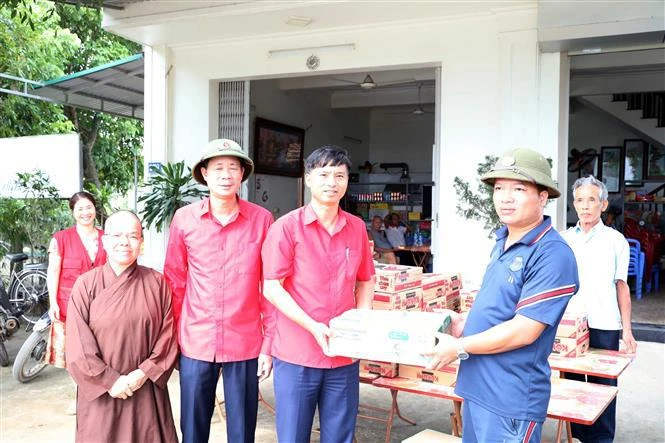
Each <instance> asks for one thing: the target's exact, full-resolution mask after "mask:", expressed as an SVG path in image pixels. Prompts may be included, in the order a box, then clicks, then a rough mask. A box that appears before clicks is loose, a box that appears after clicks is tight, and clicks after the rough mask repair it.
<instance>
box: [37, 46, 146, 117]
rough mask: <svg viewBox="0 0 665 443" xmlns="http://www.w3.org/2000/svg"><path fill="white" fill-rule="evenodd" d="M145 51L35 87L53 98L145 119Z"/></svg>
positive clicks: (79, 106)
mask: <svg viewBox="0 0 665 443" xmlns="http://www.w3.org/2000/svg"><path fill="white" fill-rule="evenodd" d="M143 77H144V75H143V53H141V54H136V55H133V56H131V57H127V58H123V59H121V60H116V61H114V62H111V63H107V64H105V65H102V66H97V67H95V68H91V69H86V70H85V71H81V72H77V73H75V74H71V75H66V76H64V77H60V78H56V79H54V80H49V81H47V82H44V83H41V85H37V86H32V89H33V90H32V93H33V94H34V95H38V96H40V97H45V98H47V99H50V100H51V101H55V102H58V103H62V104H65V105H70V106H74V107H77V108H85V109H91V110H94V111H100V112H107V113H109V114H115V115H120V116H123V117H131V118H136V119H141V120H142V119H143V90H144V88H143Z"/></svg>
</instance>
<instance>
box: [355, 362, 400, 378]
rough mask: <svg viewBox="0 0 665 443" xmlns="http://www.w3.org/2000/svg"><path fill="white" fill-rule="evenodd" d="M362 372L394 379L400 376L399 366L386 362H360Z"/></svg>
mask: <svg viewBox="0 0 665 443" xmlns="http://www.w3.org/2000/svg"><path fill="white" fill-rule="evenodd" d="M360 372H368V373H370V374H375V375H380V376H381V377H388V378H394V377H397V376H398V375H399V365H398V364H397V363H390V362H385V361H376V360H360Z"/></svg>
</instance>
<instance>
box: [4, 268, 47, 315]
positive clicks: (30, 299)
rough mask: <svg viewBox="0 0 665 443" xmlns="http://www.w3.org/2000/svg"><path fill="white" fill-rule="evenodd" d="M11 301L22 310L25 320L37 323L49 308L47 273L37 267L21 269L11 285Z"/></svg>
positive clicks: (16, 307)
mask: <svg viewBox="0 0 665 443" xmlns="http://www.w3.org/2000/svg"><path fill="white" fill-rule="evenodd" d="M9 303H11V304H12V305H13V306H14V307H15V309H17V310H20V311H22V315H21V317H23V319H24V320H25V321H27V322H28V323H29V324H35V322H36V321H37V320H39V319H40V318H41V316H42V315H43V314H44V313H45V312H47V311H48V308H49V306H48V305H49V303H48V288H47V287H46V273H45V272H44V271H40V270H37V269H25V270H23V271H21V272H20V273H19V274H18V275H17V276H16V278H15V279H13V281H12V284H11V286H10V287H9Z"/></svg>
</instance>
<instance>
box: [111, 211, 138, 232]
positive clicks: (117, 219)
mask: <svg viewBox="0 0 665 443" xmlns="http://www.w3.org/2000/svg"><path fill="white" fill-rule="evenodd" d="M130 220H133V221H134V222H136V223H137V224H138V226H139V234H143V227H142V226H141V219H140V218H139V216H138V215H136V214H135V213H134V212H133V211H129V210H126V209H122V210H120V211H116V212H114V213H113V214H111V215H109V217H108V218H107V219H106V222H105V223H104V230H105V231H109V230H112V228H113V227H114V226H117V224H118V223H122V224H125V223H126V222H128V221H130Z"/></svg>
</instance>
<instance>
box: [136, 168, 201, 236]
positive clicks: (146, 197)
mask: <svg viewBox="0 0 665 443" xmlns="http://www.w3.org/2000/svg"><path fill="white" fill-rule="evenodd" d="M151 173H152V175H151V177H150V179H149V180H148V183H147V191H146V192H145V193H144V194H143V195H141V196H140V197H139V199H138V200H139V202H141V203H143V210H141V211H140V212H141V215H142V216H143V221H144V222H145V227H146V228H150V226H152V225H154V226H155V229H157V232H161V231H162V229H163V228H164V227H165V226H166V225H168V224H169V223H170V222H171V219H172V218H173V214H175V211H177V210H178V209H180V208H182V207H183V206H186V205H188V204H189V203H191V202H192V201H194V200H199V199H201V198H202V197H204V196H205V195H207V192H206V191H203V190H202V189H201V188H199V187H198V185H197V184H196V183H195V182H193V181H192V168H190V167H187V170H186V171H185V162H184V161H181V162H178V163H167V164H165V165H162V167H161V168H159V169H157V168H154V169H152V171H151Z"/></svg>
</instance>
